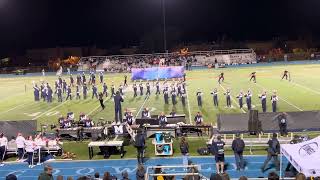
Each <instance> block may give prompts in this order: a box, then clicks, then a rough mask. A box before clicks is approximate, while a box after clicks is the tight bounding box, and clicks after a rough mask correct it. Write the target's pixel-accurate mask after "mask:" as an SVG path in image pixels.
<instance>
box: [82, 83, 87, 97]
mask: <svg viewBox="0 0 320 180" xmlns="http://www.w3.org/2000/svg"><path fill="white" fill-rule="evenodd" d="M82 93H83V99H87V94H88V87H87V85H86V83H84V84H83V86H82Z"/></svg>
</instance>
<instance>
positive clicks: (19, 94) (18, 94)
mask: <svg viewBox="0 0 320 180" xmlns="http://www.w3.org/2000/svg"><path fill="white" fill-rule="evenodd" d="M22 94H26V92H21V93H17V94H15V95H12V96H8V97H5V98H3V99H0V102H1V101H5V100H7V99H10V98H13V97H16V96H21V95H22Z"/></svg>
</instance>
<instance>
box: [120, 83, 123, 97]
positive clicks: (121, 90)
mask: <svg viewBox="0 0 320 180" xmlns="http://www.w3.org/2000/svg"><path fill="white" fill-rule="evenodd" d="M119 92H120V95H121V96H123V86H122V85H121V84H120V86H119Z"/></svg>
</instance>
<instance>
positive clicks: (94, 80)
mask: <svg viewBox="0 0 320 180" xmlns="http://www.w3.org/2000/svg"><path fill="white" fill-rule="evenodd" d="M90 82H91V84H92V85H94V84H96V75H95V74H94V72H92V73H91V77H90Z"/></svg>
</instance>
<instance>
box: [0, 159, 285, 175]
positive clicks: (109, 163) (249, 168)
mask: <svg viewBox="0 0 320 180" xmlns="http://www.w3.org/2000/svg"><path fill="white" fill-rule="evenodd" d="M265 158H266V157H265V156H245V164H246V169H245V171H241V172H238V171H236V167H235V161H234V157H233V156H227V157H226V172H227V173H228V174H229V176H230V177H231V178H239V177H240V176H242V175H244V176H247V177H251V178H257V177H267V175H268V173H269V172H270V171H275V168H274V166H272V165H270V164H269V166H268V167H269V168H268V170H267V171H266V172H265V173H262V172H261V170H260V167H261V166H262V164H263V162H264V160H265ZM190 159H191V160H192V162H193V163H195V164H197V165H200V173H202V174H203V175H204V176H206V177H210V174H211V173H212V172H215V164H214V158H213V157H212V156H206V157H191V158H190ZM286 162H287V161H286V160H284V161H283V165H286ZM48 164H50V165H51V166H53V169H54V171H53V174H54V176H55V177H56V176H57V175H63V176H64V177H65V179H66V177H67V176H73V177H74V178H75V179H76V178H77V177H79V176H82V175H92V176H93V174H94V173H95V172H99V173H100V175H103V173H104V172H105V171H109V172H110V173H111V174H113V175H116V176H117V177H118V179H119V178H120V177H121V172H122V171H124V170H126V171H127V172H128V173H129V177H130V179H132V180H134V179H135V172H136V165H137V161H136V159H121V160H95V161H94V160H92V161H70V162H54V161H52V162H49V163H48ZM181 164H182V159H181V158H180V157H177V158H152V159H148V160H147V162H146V164H145V166H155V165H181ZM42 171H43V165H40V166H36V167H34V168H32V169H29V168H28V166H27V164H26V163H7V164H5V166H3V167H0V180H1V179H5V176H6V175H8V174H10V173H13V174H15V175H16V176H17V177H18V179H19V180H35V179H37V177H38V175H39V174H40V173H41V172H42ZM164 171H165V172H166V173H174V172H182V169H181V168H180V169H179V168H176V169H167V170H164ZM278 173H279V172H278Z"/></svg>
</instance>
